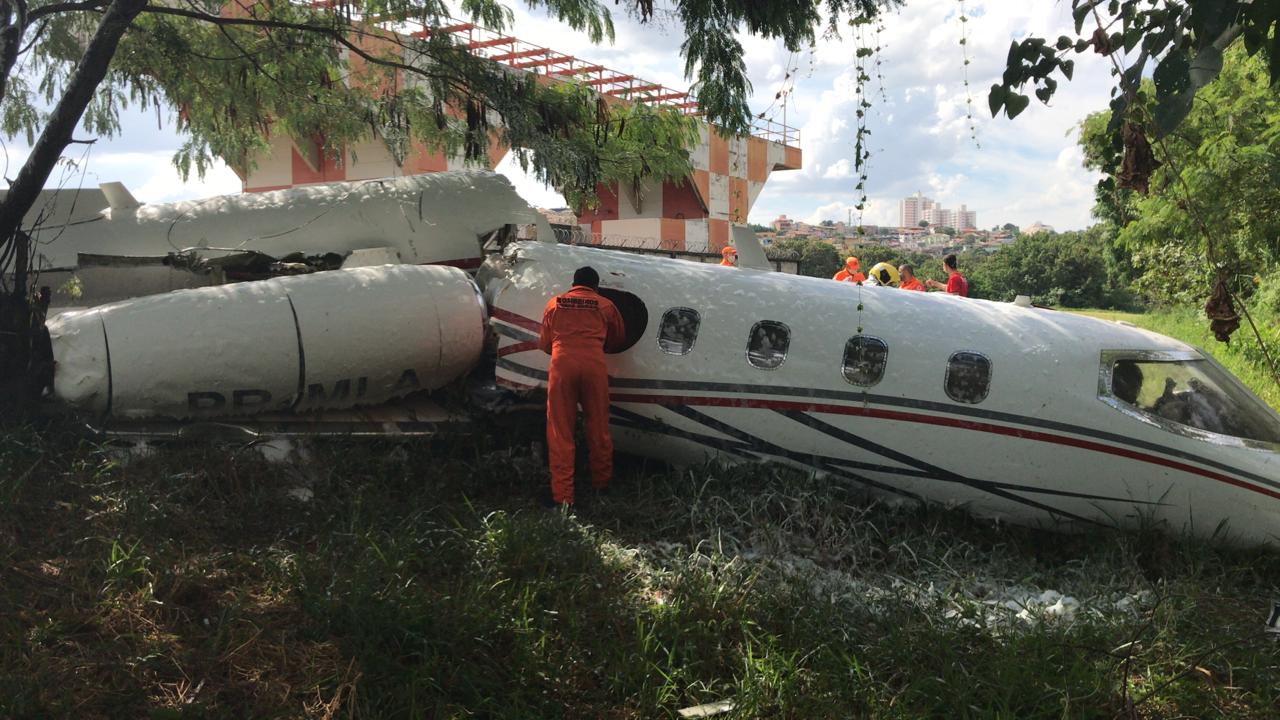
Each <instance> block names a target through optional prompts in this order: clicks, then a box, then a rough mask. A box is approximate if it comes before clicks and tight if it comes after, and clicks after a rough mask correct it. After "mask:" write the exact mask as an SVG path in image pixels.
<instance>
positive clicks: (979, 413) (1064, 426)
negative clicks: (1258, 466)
mask: <svg viewBox="0 0 1280 720" xmlns="http://www.w3.org/2000/svg"><path fill="white" fill-rule="evenodd" d="M498 367H501V368H504V369H506V370H510V371H511V372H514V373H516V374H518V375H524V376H525V377H530V378H533V379H535V380H543V381H545V380H546V379H547V373H546V371H543V370H536V369H534V368H531V367H527V366H524V365H521V364H519V363H515V362H512V361H510V360H506V359H499V360H498ZM609 387H610V388H611V389H612V388H635V389H646V390H697V391H703V392H718V393H729V394H750V395H783V396H789V397H799V398H804V399H812V400H840V401H844V402H849V403H857V404H862V405H888V406H892V407H904V408H910V409H915V410H926V411H932V412H940V413H947V414H951V415H961V416H968V417H975V418H983V419H986V420H997V421H999V422H1004V423H1008V424H1011V425H1023V426H1030V427H1038V428H1046V429H1050V430H1057V431H1059V432H1068V433H1072V434H1074V435H1082V436H1085V437H1092V438H1097V439H1099V440H1106V441H1107V442H1111V443H1115V444H1117V445H1122V446H1127V447H1134V448H1141V449H1143V450H1147V451H1150V452H1156V453H1159V454H1162V455H1167V456H1172V457H1177V458H1181V459H1183V460H1190V461H1192V462H1196V463H1199V464H1201V465H1205V466H1207V467H1212V468H1216V469H1218V470H1222V471H1224V472H1229V473H1232V474H1234V475H1237V476H1239V477H1243V478H1248V479H1249V480H1252V481H1254V482H1256V483H1259V484H1261V485H1265V486H1267V487H1270V488H1273V489H1277V490H1280V482H1276V481H1274V480H1271V479H1269V478H1265V477H1263V476H1261V475H1258V474H1257V473H1252V472H1248V471H1246V470H1240V469H1239V468H1235V467H1232V466H1231V465H1227V464H1226V463H1222V462H1219V461H1217V460H1213V459H1211V458H1205V457H1201V456H1199V455H1196V454H1194V453H1190V452H1186V451H1184V450H1180V449H1178V448H1173V447H1169V446H1167V445H1160V444H1157V443H1153V442H1147V441H1145V440H1138V439H1136V438H1130V437H1126V436H1124V435H1118V434H1116V433H1111V432H1107V431H1105V430H1095V429H1093V428H1087V427H1083V426H1080V425H1071V424H1069V423H1063V422H1058V421H1056V420H1045V419H1043V418H1035V417H1029V416H1026V415H1016V414H1013V413H1006V412H999V411H995V410H983V409H980V408H975V407H966V406H960V405H951V404H948V403H940V402H934V401H931V400H917V399H914V398H901V397H892V396H889V395H873V394H871V393H861V392H848V391H843V390H824V389H821V388H804V387H791V386H769V385H748V384H743V383H718V382H702V381H691V380H646V379H642V378H626V377H611V378H609Z"/></svg>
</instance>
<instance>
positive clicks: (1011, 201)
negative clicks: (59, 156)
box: [5, 0, 1111, 230]
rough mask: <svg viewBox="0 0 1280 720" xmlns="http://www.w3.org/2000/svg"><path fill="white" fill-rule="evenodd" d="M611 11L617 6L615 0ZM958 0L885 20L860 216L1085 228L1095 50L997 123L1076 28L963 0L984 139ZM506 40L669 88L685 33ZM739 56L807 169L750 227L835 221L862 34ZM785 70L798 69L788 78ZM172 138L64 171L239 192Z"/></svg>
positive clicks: (1097, 62)
mask: <svg viewBox="0 0 1280 720" xmlns="http://www.w3.org/2000/svg"><path fill="white" fill-rule="evenodd" d="M608 6H609V7H611V8H615V9H616V8H617V7H618V6H616V5H613V4H612V3H610V4H608ZM959 7H960V4H959V3H958V2H957V1H956V0H908V3H907V6H906V7H905V8H904V9H902V10H901V11H900V12H896V13H892V14H890V15H889V16H888V17H887V18H886V21H885V23H884V27H885V29H884V32H883V34H882V35H881V37H880V44H881V46H882V48H883V49H882V51H881V61H882V65H881V68H882V72H883V75H884V97H883V98H881V97H880V93H879V89H878V86H877V87H876V90H875V93H874V94H873V97H872V102H873V103H874V107H873V108H872V110H871V111H870V116H869V119H868V124H867V125H868V128H869V129H870V131H871V140H872V143H871V149H872V153H873V155H872V158H871V166H870V177H869V182H868V193H869V195H870V203H869V204H868V208H867V210H866V213H865V216H864V221H865V222H866V223H869V224H896V222H897V212H898V210H897V208H898V200H899V199H900V198H901V197H904V196H906V195H909V194H911V193H913V192H915V191H917V190H919V191H921V192H923V193H925V194H926V195H929V196H930V197H932V198H934V199H935V200H938V201H940V202H942V203H943V204H944V205H945V206H947V207H949V208H955V207H958V206H959V205H960V204H961V203H964V204H966V205H968V207H969V209H971V210H976V211H977V212H978V222H979V225H981V226H984V227H991V226H992V225H995V224H997V223H1004V222H1013V223H1015V224H1018V225H1023V226H1025V225H1029V224H1031V223H1032V222H1035V221H1041V222H1044V223H1047V224H1049V225H1053V226H1054V227H1056V228H1057V229H1059V230H1064V229H1074V228H1082V227H1085V226H1087V225H1088V224H1089V223H1090V214H1089V211H1090V208H1091V207H1092V205H1093V190H1092V188H1093V184H1094V182H1096V177H1094V175H1093V174H1092V173H1090V172H1089V171H1086V170H1085V169H1084V168H1083V167H1081V165H1080V160H1081V157H1080V153H1079V150H1078V149H1077V148H1076V144H1075V142H1076V138H1075V127H1076V125H1077V124H1078V123H1079V122H1080V120H1081V119H1083V117H1084V116H1085V115H1086V114H1088V113H1089V112H1093V111H1096V110H1099V109H1103V108H1105V107H1106V104H1107V100H1108V89H1109V87H1110V82H1111V78H1110V77H1109V73H1108V67H1107V65H1106V64H1105V62H1104V59H1103V58H1100V57H1098V56H1095V55H1084V56H1077V58H1076V60H1077V63H1076V64H1077V67H1076V73H1075V80H1074V81H1073V82H1070V83H1065V84H1063V85H1062V86H1061V87H1060V89H1059V92H1058V96H1057V97H1056V98H1055V99H1054V102H1053V104H1052V105H1051V106H1048V107H1046V106H1043V105H1041V104H1040V103H1039V102H1038V101H1036V100H1034V99H1033V100H1032V104H1031V107H1030V108H1029V109H1028V110H1027V111H1026V112H1024V113H1023V114H1022V115H1021V116H1020V117H1019V118H1018V119H1017V120H1016V121H1012V122H1011V121H1009V120H1007V119H1004V118H996V119H992V118H991V117H990V116H989V115H990V114H989V113H988V112H987V109H986V89H987V88H988V87H989V86H990V85H991V83H992V82H995V81H996V80H997V79H998V78H999V76H1000V73H1001V72H1002V71H1003V69H1004V58H1005V55H1006V52H1007V50H1008V47H1009V43H1010V41H1011V40H1014V39H1020V38H1022V37H1025V36H1026V35H1028V34H1031V33H1035V34H1038V35H1041V36H1044V37H1047V38H1049V39H1050V40H1052V39H1054V38H1056V37H1057V36H1058V35H1060V34H1071V33H1070V30H1071V29H1072V28H1071V21H1070V15H1069V5H1068V4H1066V3H1060V2H1054V1H1053V0H1027V1H1024V2H1011V1H1010V0H998V1H996V0H992V1H988V2H974V1H973V0H969V1H968V2H967V3H966V7H967V9H968V13H969V17H970V21H969V22H968V23H967V31H968V34H969V42H968V46H967V47H968V50H969V53H968V54H969V58H970V60H971V61H972V64H970V65H969V80H970V87H971V88H972V92H971V94H972V99H973V107H974V113H973V116H974V122H975V123H976V126H977V133H978V143H979V145H980V147H979V146H977V145H975V144H974V142H973V141H972V140H971V139H970V137H969V136H970V132H969V122H968V120H967V118H966V117H965V112H964V108H965V99H966V92H965V87H964V84H963V80H962V71H963V58H964V55H963V49H962V48H961V46H960V44H959V38H960V33H961V23H960V22H959V16H958V12H957V11H958V9H959ZM512 10H513V12H514V13H515V16H516V24H515V27H514V28H513V29H512V34H515V35H517V36H518V37H520V38H522V39H524V40H527V41H529V42H533V43H537V44H541V45H546V46H549V47H553V48H555V49H557V50H559V51H561V52H566V53H569V54H572V55H575V56H578V57H583V58H587V59H591V60H593V61H595V62H598V63H601V64H604V65H606V66H608V67H612V68H614V69H617V70H621V71H624V72H627V73H629V74H634V75H637V76H640V77H643V78H645V79H648V80H651V81H654V82H660V83H662V84H664V85H667V86H669V87H677V88H684V87H687V86H688V84H689V83H688V81H687V80H685V79H684V77H683V72H682V70H683V61H682V60H681V59H680V58H679V45H680V42H681V39H682V31H681V29H680V27H679V26H678V24H677V23H676V22H675V21H674V20H672V19H671V16H670V14H669V12H667V11H666V10H664V8H663V5H662V4H661V3H659V5H658V12H657V15H656V17H655V20H654V22H653V23H652V24H650V25H646V26H641V25H639V24H638V23H637V22H636V21H635V20H633V19H631V18H629V17H626V16H625V15H623V14H617V15H616V16H615V22H616V25H617V37H616V39H615V41H614V42H613V43H612V44H611V45H610V44H606V45H602V46H592V45H591V43H590V42H589V41H588V40H587V38H586V37H585V36H582V35H579V34H575V33H573V32H570V31H567V30H566V29H565V28H564V27H563V26H561V25H559V24H558V23H556V22H555V21H554V20H550V19H548V18H546V17H545V16H541V15H538V14H530V13H529V12H528V10H527V9H526V8H525V6H524V5H523V4H520V5H512ZM742 43H743V46H744V49H745V59H746V63H747V68H748V73H749V75H750V78H751V81H752V84H753V88H754V94H753V102H752V107H753V109H754V110H756V111H757V112H758V111H760V110H763V109H765V108H767V107H768V106H769V105H770V104H774V105H775V107H774V109H773V111H772V112H771V113H770V114H771V115H772V116H773V117H774V118H775V119H777V120H779V121H780V120H781V119H782V112H781V107H780V106H778V105H777V104H776V103H774V95H775V94H776V93H777V92H778V90H779V89H782V88H784V87H787V86H793V89H792V92H791V93H790V94H789V96H788V97H789V102H788V104H787V107H786V117H787V123H788V124H789V125H793V126H795V127H798V128H799V129H800V133H801V146H802V148H803V150H804V168H803V169H801V170H799V171H790V172H778V173H775V174H774V175H773V176H772V177H771V178H770V181H769V183H768V185H767V186H766V187H765V190H764V191H763V192H762V194H761V195H760V197H759V199H758V200H757V202H756V204H755V206H754V207H753V208H752V211H751V220H752V221H754V222H768V221H770V220H772V219H773V218H774V217H776V216H777V215H779V214H783V213H785V214H786V215H788V216H790V217H793V218H799V219H802V220H807V221H810V222H817V221H819V220H825V219H831V220H840V219H844V218H845V217H846V214H847V212H848V209H849V208H850V207H851V206H852V205H853V204H854V203H855V202H856V199H855V192H854V185H855V184H856V183H857V178H856V176H855V175H854V172H853V166H852V158H853V141H854V135H855V120H854V108H855V103H856V100H855V96H854V90H853V77H854V75H853V72H854V70H853V58H854V53H855V50H856V48H857V45H856V43H854V42H853V41H852V39H851V38H850V37H848V33H846V37H845V38H844V39H842V40H841V39H833V38H826V39H822V40H820V41H819V42H818V44H817V45H816V46H815V47H814V48H812V49H809V50H806V51H804V52H801V53H799V54H796V55H792V54H791V53H789V52H788V51H786V50H785V48H783V47H782V46H781V44H780V43H777V42H771V41H764V40H760V39H756V38H749V37H743V38H742ZM788 67H792V68H795V72H794V73H793V75H794V78H793V80H792V81H787V80H786V74H787V69H788ZM179 144H180V139H179V138H178V136H177V134H176V133H175V131H174V127H173V122H172V118H171V117H161V118H159V119H157V117H156V116H155V114H154V113H138V112H135V113H130V114H128V115H127V116H126V118H125V121H124V131H123V133H122V134H121V135H120V136H119V137H116V138H110V139H101V140H99V141H98V143H97V144H95V145H93V146H89V147H88V149H87V155H86V148H85V146H73V148H72V153H71V154H72V156H73V158H74V159H75V161H76V162H75V164H74V166H68V167H66V168H64V170H65V172H64V175H63V176H62V177H61V178H58V177H55V178H54V179H53V181H51V184H52V182H55V181H59V180H61V181H62V182H65V183H67V184H70V185H73V186H74V185H77V184H80V183H81V182H83V184H85V185H89V186H92V185H94V184H96V183H98V182H106V181H110V180H120V181H123V182H124V183H125V184H126V185H127V186H128V187H129V188H130V189H131V190H132V191H133V193H134V195H135V196H136V197H137V198H138V199H139V200H142V201H144V202H166V201H171V200H179V199H186V198H196V197H206V196H210V195H217V194H222V193H229V192H237V191H239V189H240V183H239V180H238V179H237V178H236V177H235V175H234V174H233V173H232V172H231V171H230V170H228V169H226V168H225V167H221V166H219V167H217V168H215V169H214V170H213V171H211V172H210V173H209V174H207V175H206V176H205V177H204V178H202V179H197V178H193V179H191V180H190V181H188V182H182V181H181V180H179V178H178V175H177V172H176V170H174V168H173V166H172V163H171V159H172V156H173V153H174V151H175V150H176V149H177V147H178V145H179ZM5 153H6V155H7V160H8V166H9V171H8V174H9V175H10V176H12V174H13V173H14V172H16V170H15V169H14V168H15V167H16V165H15V164H16V163H18V162H21V160H22V159H23V158H25V156H26V153H27V148H26V147H25V143H24V142H23V140H22V139H21V138H12V139H8V140H7V142H6V146H5ZM499 171H501V172H504V173H506V174H507V175H508V176H510V177H511V178H512V180H513V182H514V183H515V184H516V187H517V189H518V190H519V191H520V192H521V194H522V195H524V197H525V198H526V199H527V200H529V201H530V202H532V203H534V204H536V205H541V206H555V205H559V204H563V201H562V200H561V199H560V198H559V196H558V194H556V193H555V192H554V191H551V190H549V189H547V188H545V187H542V186H541V185H540V184H538V183H537V182H536V181H533V180H532V179H531V178H527V177H524V176H523V175H522V174H521V173H520V171H519V169H518V168H515V167H514V166H513V164H512V163H510V162H505V163H503V165H501V166H500V167H499Z"/></svg>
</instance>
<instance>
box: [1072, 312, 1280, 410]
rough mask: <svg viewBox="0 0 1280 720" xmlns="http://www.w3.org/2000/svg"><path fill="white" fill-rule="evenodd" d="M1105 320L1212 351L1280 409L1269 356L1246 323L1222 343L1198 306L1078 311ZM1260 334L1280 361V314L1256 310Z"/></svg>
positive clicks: (1210, 352)
mask: <svg viewBox="0 0 1280 720" xmlns="http://www.w3.org/2000/svg"><path fill="white" fill-rule="evenodd" d="M1079 312H1082V313H1084V314H1087V315H1091V316H1093V317H1098V318H1103V319H1106V320H1123V321H1125V322H1130V323H1133V324H1134V325H1137V326H1138V327H1141V328H1145V329H1147V330H1151V331H1154V332H1158V333H1160V334H1162V335H1168V336H1169V337H1172V338H1176V339H1178V340H1181V341H1182V342H1185V343H1187V344H1188V345H1194V346H1196V347H1198V348H1200V349H1202V350H1204V351H1206V352H1208V353H1209V354H1211V355H1212V356H1213V357H1214V359H1215V360H1217V361H1218V362H1219V363H1222V365H1223V366H1224V367H1226V368H1227V369H1228V370H1230V371H1231V372H1232V374H1234V375H1235V376H1236V377H1238V378H1240V380H1241V381H1242V382H1244V384H1245V385H1248V386H1249V388H1250V389H1251V390H1253V391H1254V392H1255V393H1257V395H1258V397H1260V398H1262V399H1263V400H1264V401H1266V403H1267V404H1268V405H1270V406H1271V407H1272V408H1274V409H1276V410H1277V411H1280V384H1277V382H1276V380H1275V379H1274V378H1273V377H1272V375H1271V371H1270V369H1269V367H1268V365H1267V362H1266V359H1265V358H1264V357H1263V353H1262V351H1261V349H1260V348H1259V345H1258V340H1257V338H1255V337H1254V335H1253V331H1251V330H1250V329H1249V327H1248V325H1247V324H1242V325H1241V327H1240V329H1238V330H1237V331H1236V332H1235V334H1234V335H1232V337H1231V340H1230V342H1226V343H1222V342H1218V340H1217V339H1216V338H1215V337H1214V336H1213V333H1212V332H1210V331H1209V321H1208V319H1207V318H1205V316H1204V312H1202V311H1201V310H1199V309H1197V308H1173V309H1165V310H1155V311H1151V312H1146V313H1124V312H1115V311H1111V310H1082V311H1079ZM1253 319H1254V322H1255V323H1256V324H1257V326H1258V331H1259V334H1260V335H1261V336H1262V339H1263V341H1264V342H1265V343H1266V345H1267V347H1268V348H1269V349H1270V351H1271V356H1272V357H1273V358H1274V359H1275V360H1276V361H1277V362H1278V363H1280V317H1277V316H1275V315H1272V314H1269V313H1266V312H1263V311H1257V310H1255V311H1254V318H1253Z"/></svg>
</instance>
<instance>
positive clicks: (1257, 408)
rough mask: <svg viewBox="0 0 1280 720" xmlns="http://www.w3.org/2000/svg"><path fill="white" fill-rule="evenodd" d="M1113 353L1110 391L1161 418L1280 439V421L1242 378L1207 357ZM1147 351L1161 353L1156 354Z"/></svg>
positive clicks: (1108, 367) (1130, 405) (1219, 431)
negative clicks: (1175, 357)
mask: <svg viewBox="0 0 1280 720" xmlns="http://www.w3.org/2000/svg"><path fill="white" fill-rule="evenodd" d="M1115 355H1116V356H1114V357H1112V358H1108V359H1107V360H1109V364H1107V365H1105V366H1104V369H1105V370H1109V371H1110V372H1109V375H1110V378H1109V381H1110V383H1109V386H1108V387H1104V388H1103V389H1104V391H1106V392H1107V394H1108V395H1110V396H1111V397H1113V398H1115V399H1116V400H1119V401H1120V402H1121V403H1122V405H1121V406H1120V407H1122V408H1123V407H1127V408H1130V409H1132V410H1136V411H1138V412H1139V413H1142V414H1143V415H1145V416H1147V417H1148V418H1151V419H1155V420H1157V422H1159V424H1165V423H1174V424H1176V425H1179V426H1183V427H1187V428H1194V429H1195V430H1202V431H1204V432H1209V433H1215V434H1217V435H1227V436H1230V437H1234V438H1240V439H1243V440H1255V441H1261V442H1267V443H1278V444H1280V421H1277V419H1276V416H1275V414H1274V413H1271V412H1269V411H1268V410H1267V408H1266V407H1265V406H1263V405H1262V401H1260V400H1258V398H1257V397H1255V396H1254V395H1253V394H1252V393H1250V392H1249V390H1247V389H1246V388H1245V387H1244V386H1243V385H1241V384H1240V382H1239V381H1238V380H1236V379H1235V378H1234V377H1232V376H1231V375H1230V374H1229V373H1227V372H1226V371H1224V370H1222V369H1221V368H1220V367H1218V366H1217V365H1215V364H1214V363H1212V362H1209V361H1208V360H1205V359H1204V358H1196V357H1186V358H1177V359H1173V358H1170V359H1165V358H1162V357H1158V354H1154V353H1151V354H1135V356H1134V357H1122V356H1120V354H1119V353H1116V354H1115ZM1147 355H1155V357H1150V356H1147Z"/></svg>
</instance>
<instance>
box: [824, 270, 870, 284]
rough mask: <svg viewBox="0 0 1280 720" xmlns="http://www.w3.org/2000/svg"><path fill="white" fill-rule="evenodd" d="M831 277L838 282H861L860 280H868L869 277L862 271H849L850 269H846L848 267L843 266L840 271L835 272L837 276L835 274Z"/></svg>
mask: <svg viewBox="0 0 1280 720" xmlns="http://www.w3.org/2000/svg"><path fill="white" fill-rule="evenodd" d="M831 279H832V280H835V281H836V282H855V283H859V282H862V281H864V280H866V279H867V276H866V275H863V274H862V273H860V272H857V271H854V272H849V271H848V269H846V268H841V269H840V272H838V273H836V274H835V276H833V277H832V278H831Z"/></svg>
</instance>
